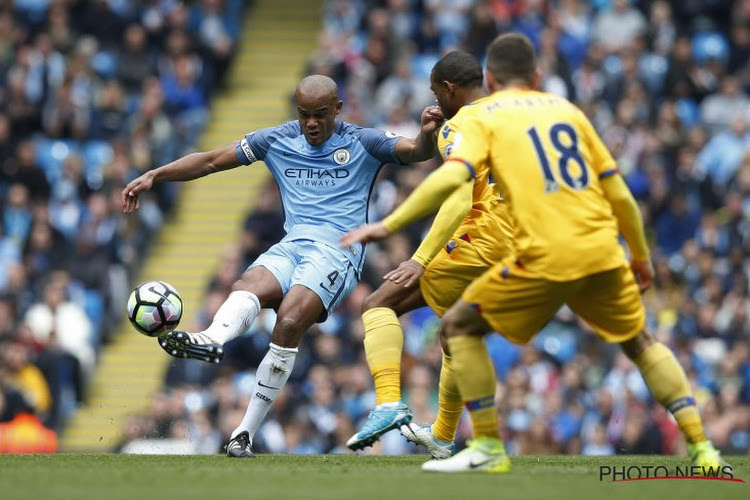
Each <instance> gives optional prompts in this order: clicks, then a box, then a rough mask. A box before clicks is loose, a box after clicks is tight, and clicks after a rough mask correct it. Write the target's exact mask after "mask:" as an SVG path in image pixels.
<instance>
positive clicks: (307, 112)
mask: <svg viewBox="0 0 750 500" xmlns="http://www.w3.org/2000/svg"><path fill="white" fill-rule="evenodd" d="M340 109H341V101H334V102H322V103H321V102H320V101H318V102H310V103H308V102H305V100H304V99H298V101H297V116H298V118H299V124H300V127H301V128H302V133H303V134H305V139H307V142H308V143H310V144H311V145H313V146H318V145H320V144H323V143H324V142H325V141H327V140H328V138H329V137H331V135H333V131H334V129H335V128H336V115H337V114H338V113H339V110H340Z"/></svg>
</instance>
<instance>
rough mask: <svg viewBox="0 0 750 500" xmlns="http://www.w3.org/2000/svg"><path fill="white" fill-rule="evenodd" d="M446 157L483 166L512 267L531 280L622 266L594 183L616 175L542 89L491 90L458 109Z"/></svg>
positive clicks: (581, 122) (565, 106)
mask: <svg viewBox="0 0 750 500" xmlns="http://www.w3.org/2000/svg"><path fill="white" fill-rule="evenodd" d="M454 119H458V120H459V121H460V124H461V129H460V130H459V131H458V134H457V136H456V138H455V139H454V144H453V148H452V152H451V159H454V160H460V161H463V162H464V163H466V165H467V166H468V167H469V168H470V169H474V170H475V171H476V176H477V178H479V175H480V170H483V169H484V168H485V165H488V166H489V168H490V171H491V173H492V177H493V179H494V181H495V182H496V183H497V184H498V185H499V188H500V192H501V193H502V195H503V197H504V199H505V202H506V204H507V206H508V208H509V211H510V215H511V219H512V221H513V229H514V233H513V246H514V252H515V258H516V259H517V264H518V266H519V267H520V268H521V269H525V270H526V272H528V273H529V275H531V276H538V277H542V278H545V279H549V280H553V281H567V280H574V279H577V278H580V277H583V276H586V275H589V274H594V273H597V272H600V271H605V270H609V269H614V268H616V267H618V266H622V265H623V263H624V261H625V253H624V250H623V248H622V247H621V246H620V245H619V243H618V240H617V238H618V229H617V222H616V220H615V218H614V216H613V214H612V208H611V206H610V204H609V202H608V201H607V199H606V198H605V196H604V193H603V191H602V188H601V184H600V182H599V181H600V179H603V178H604V177H607V176H609V175H613V174H616V173H617V167H616V165H615V161H614V159H613V158H612V155H611V154H610V153H609V151H607V149H606V147H605V146H604V144H603V143H602V141H601V139H600V138H599V135H598V134H597V133H596V131H595V130H594V128H593V126H592V125H591V123H590V122H589V121H588V119H587V118H586V117H585V116H584V114H583V113H582V112H581V111H580V110H579V109H578V108H577V107H575V106H574V105H573V104H571V103H570V102H568V101H567V100H565V99H563V98H561V97H558V96H555V95H552V94H548V93H544V92H537V91H531V90H521V89H511V90H505V91H499V92H496V93H494V94H492V95H491V96H489V97H488V98H485V99H484V100H482V101H481V102H479V103H477V104H476V105H473V106H465V107H463V108H461V110H460V111H459V112H458V114H457V115H456V117H455V118H454Z"/></svg>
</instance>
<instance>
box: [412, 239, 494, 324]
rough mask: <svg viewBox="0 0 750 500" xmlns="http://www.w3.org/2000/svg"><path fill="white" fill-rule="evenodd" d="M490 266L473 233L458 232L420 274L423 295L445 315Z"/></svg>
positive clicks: (429, 304)
mask: <svg viewBox="0 0 750 500" xmlns="http://www.w3.org/2000/svg"><path fill="white" fill-rule="evenodd" d="M457 234H458V233H457ZM502 257H505V255H502ZM502 257H501V258H502ZM498 260H500V259H498ZM490 267H491V265H490V264H489V263H488V262H487V261H486V260H485V259H483V258H482V257H481V255H480V254H479V252H478V251H477V249H476V248H475V246H474V244H473V243H472V238H471V237H470V236H467V235H466V233H465V234H464V235H463V237H461V236H457V235H454V239H452V240H450V241H449V242H448V245H446V247H445V248H443V249H442V250H440V253H438V254H437V255H436V256H435V258H434V259H432V262H430V264H429V265H428V266H427V269H426V270H425V272H424V274H423V275H422V278H420V280H419V288H420V289H421V291H422V297H424V300H425V302H426V303H427V305H428V306H430V308H431V309H432V310H433V311H435V313H436V314H437V315H438V316H440V317H442V316H443V314H445V311H447V310H448V309H449V308H450V307H451V306H452V305H453V304H455V303H456V301H457V300H458V299H459V298H461V294H462V293H463V292H464V290H466V287H467V286H469V284H470V283H471V282H472V281H474V280H475V279H477V278H478V277H479V276H481V275H482V274H484V273H485V272H486V271H487V270H488V269H490Z"/></svg>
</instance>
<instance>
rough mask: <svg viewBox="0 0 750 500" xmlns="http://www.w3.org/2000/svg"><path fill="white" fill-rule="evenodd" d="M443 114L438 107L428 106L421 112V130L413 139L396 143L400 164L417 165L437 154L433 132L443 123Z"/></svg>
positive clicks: (435, 138)
mask: <svg viewBox="0 0 750 500" xmlns="http://www.w3.org/2000/svg"><path fill="white" fill-rule="evenodd" d="M444 119H445V118H444V117H443V112H442V111H440V107H438V106H429V107H427V108H425V109H424V111H422V118H421V122H422V129H421V130H420V131H419V135H418V136H417V137H416V138H415V139H407V138H404V139H401V140H400V141H398V142H397V143H396V149H395V153H396V157H397V158H398V160H399V161H400V162H401V163H417V162H420V161H426V160H429V159H430V158H433V157H434V156H435V154H437V136H436V134H435V132H437V129H438V128H439V127H440V125H441V124H442V123H443V120H444Z"/></svg>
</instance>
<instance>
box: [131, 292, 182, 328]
mask: <svg viewBox="0 0 750 500" xmlns="http://www.w3.org/2000/svg"><path fill="white" fill-rule="evenodd" d="M180 318H182V299H181V298H180V294H179V293H177V290H176V289H175V288H174V287H173V286H172V285H170V284H169V283H165V282H163V281H148V282H146V283H141V284H140V285H138V286H137V287H135V290H133V293H131V294H130V298H129V299H128V319H129V320H130V323H132V325H133V326H134V327H135V329H136V330H138V331H139V332H140V333H142V334H143V335H146V336H148V337H159V336H160V335H164V334H165V333H168V332H171V331H172V330H174V329H175V328H177V325H178V324H179V323H180Z"/></svg>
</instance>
